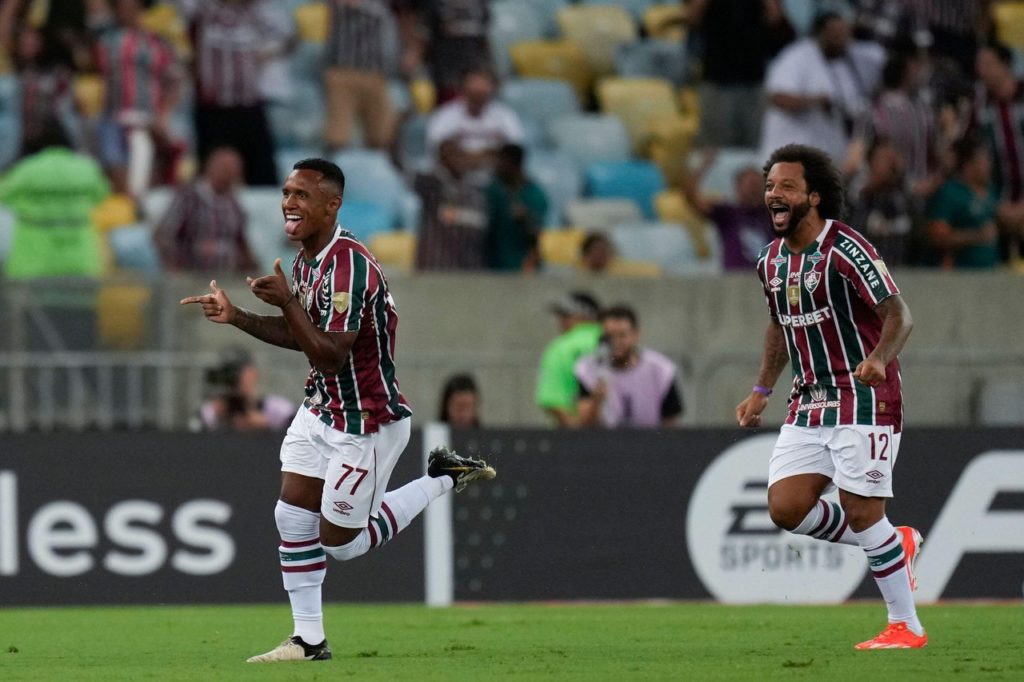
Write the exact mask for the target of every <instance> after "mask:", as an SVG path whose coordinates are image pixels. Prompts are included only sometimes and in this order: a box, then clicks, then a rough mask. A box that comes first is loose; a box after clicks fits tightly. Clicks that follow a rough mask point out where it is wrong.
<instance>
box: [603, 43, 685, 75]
mask: <svg viewBox="0 0 1024 682" xmlns="http://www.w3.org/2000/svg"><path fill="white" fill-rule="evenodd" d="M615 72H616V73H617V74H618V75H620V76H623V77H627V78H666V79H668V80H670V81H672V83H673V84H674V85H676V86H681V85H682V84H683V81H684V80H685V79H686V52H685V50H684V49H683V44H682V42H680V41H675V40H636V41H634V42H632V43H622V44H621V45H619V46H618V47H617V48H615Z"/></svg>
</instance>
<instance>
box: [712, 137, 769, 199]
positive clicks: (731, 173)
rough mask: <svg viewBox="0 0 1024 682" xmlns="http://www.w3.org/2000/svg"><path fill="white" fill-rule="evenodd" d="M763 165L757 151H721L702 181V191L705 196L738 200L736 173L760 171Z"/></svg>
mask: <svg viewBox="0 0 1024 682" xmlns="http://www.w3.org/2000/svg"><path fill="white" fill-rule="evenodd" d="M762 163H763V160H762V159H761V158H760V157H759V156H758V154H757V150H755V149H743V148H739V147H731V148H730V147H724V148H722V149H719V150H718V152H717V154H716V156H715V160H714V162H712V164H711V167H710V168H709V169H708V170H707V172H706V173H705V174H704V177H703V178H702V179H701V184H700V189H701V191H702V192H704V193H705V194H709V195H713V196H717V197H721V198H723V199H726V200H730V201H731V200H733V199H735V198H736V182H735V180H736V173H737V172H738V171H740V170H741V169H743V168H747V167H753V168H757V169H760V168H761V165H762Z"/></svg>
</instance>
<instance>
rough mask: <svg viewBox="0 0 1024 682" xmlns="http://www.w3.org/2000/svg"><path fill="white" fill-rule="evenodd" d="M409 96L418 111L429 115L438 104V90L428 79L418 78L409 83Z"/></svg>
mask: <svg viewBox="0 0 1024 682" xmlns="http://www.w3.org/2000/svg"><path fill="white" fill-rule="evenodd" d="M409 96H410V97H412V101H413V104H415V105H416V111H418V112H419V113H421V114H429V113H430V112H431V111H433V110H434V105H436V104H437V89H436V88H434V84H433V83H432V82H431V81H430V80H429V79H427V78H416V79H413V80H412V81H410V83H409Z"/></svg>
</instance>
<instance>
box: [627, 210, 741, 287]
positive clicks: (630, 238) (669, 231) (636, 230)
mask: <svg viewBox="0 0 1024 682" xmlns="http://www.w3.org/2000/svg"><path fill="white" fill-rule="evenodd" d="M611 238H612V242H613V243H614V244H615V248H616V250H617V251H618V252H619V255H620V256H622V258H624V259H625V260H635V261H648V262H653V263H656V264H657V265H658V266H659V267H660V268H661V269H662V271H663V272H664V273H665V274H667V275H675V276H679V275H693V274H708V273H714V272H718V271H719V270H720V269H721V266H720V265H719V263H717V262H716V260H715V259H713V258H709V259H702V258H701V257H700V256H699V254H698V253H697V249H696V248H695V246H694V244H693V240H692V239H691V237H690V233H689V231H688V230H687V229H686V228H685V227H684V226H682V225H678V224H674V223H660V222H645V223H637V224H624V225H619V226H617V227H616V228H615V229H613V230H612V231H611Z"/></svg>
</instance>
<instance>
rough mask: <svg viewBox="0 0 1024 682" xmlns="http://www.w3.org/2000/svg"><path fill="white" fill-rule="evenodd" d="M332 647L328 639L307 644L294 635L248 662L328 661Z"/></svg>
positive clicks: (247, 661)
mask: <svg viewBox="0 0 1024 682" xmlns="http://www.w3.org/2000/svg"><path fill="white" fill-rule="evenodd" d="M330 658H331V648H330V647H329V646H327V640H326V639H325V640H324V641H322V642H320V643H319V644H316V645H314V644H306V643H305V642H304V641H303V640H302V638H301V637H299V636H298V635H294V636H292V637H289V638H288V639H286V640H284V641H283V642H281V643H280V644H278V645H277V647H275V648H273V649H271V650H270V651H268V652H267V653H265V654H260V655H259V656H253V657H252V658H249V659H248V660H246V663H277V662H278V661H328V660H330Z"/></svg>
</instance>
